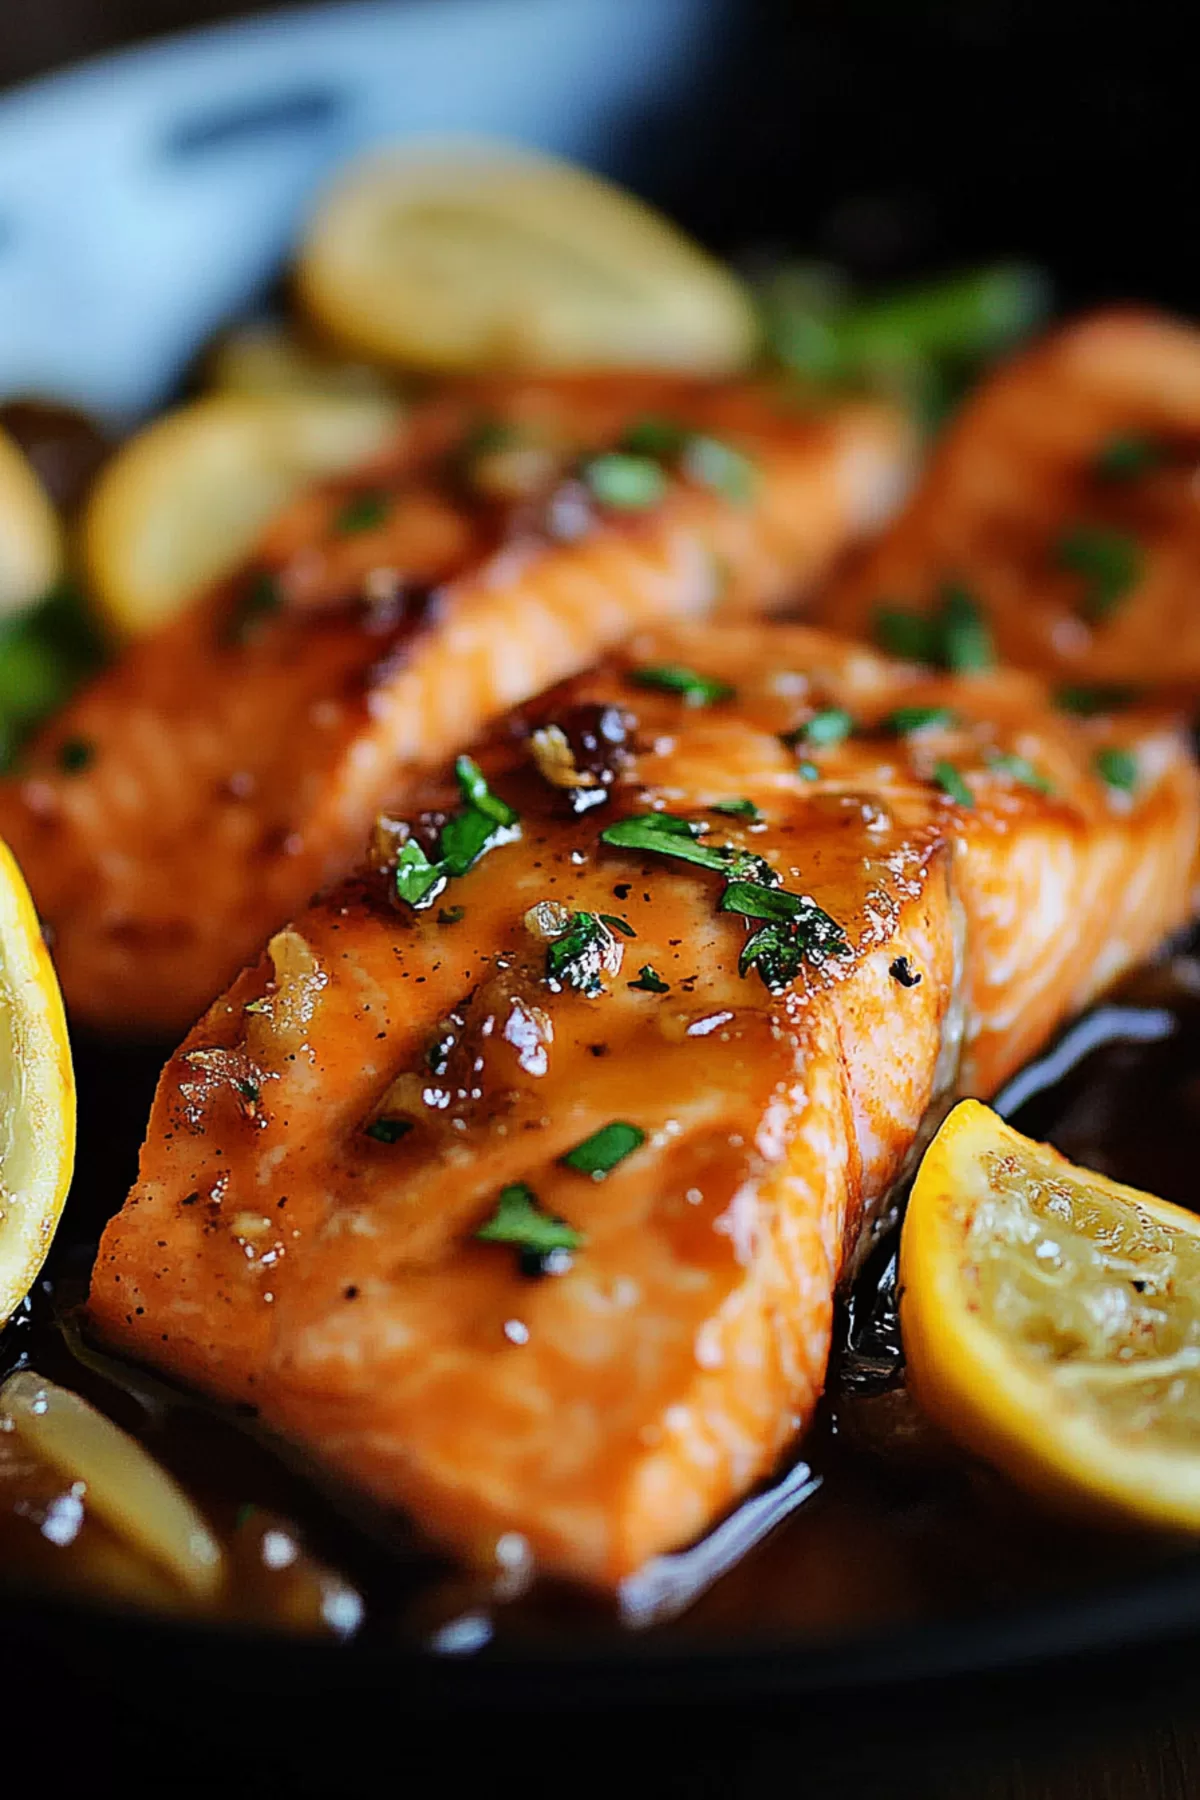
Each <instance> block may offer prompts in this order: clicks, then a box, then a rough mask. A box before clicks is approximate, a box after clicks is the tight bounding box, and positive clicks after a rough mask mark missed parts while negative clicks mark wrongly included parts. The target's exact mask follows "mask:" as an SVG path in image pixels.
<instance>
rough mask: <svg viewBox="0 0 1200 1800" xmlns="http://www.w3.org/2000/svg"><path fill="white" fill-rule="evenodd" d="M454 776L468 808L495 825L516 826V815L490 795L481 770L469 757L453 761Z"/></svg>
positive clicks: (500, 800) (505, 804)
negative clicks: (479, 813)
mask: <svg viewBox="0 0 1200 1800" xmlns="http://www.w3.org/2000/svg"><path fill="white" fill-rule="evenodd" d="M454 776H455V780H456V781H457V782H458V785H459V788H460V789H461V791H462V797H463V799H464V800H465V801H466V803H467V805H468V806H470V807H473V808H474V810H475V811H476V812H481V813H483V815H484V817H485V818H488V819H491V820H493V821H494V822H495V824H497V825H515V824H516V822H517V815H516V813H515V812H514V811H513V809H512V807H511V806H509V804H508V802H507V801H506V800H502V799H501V798H500V796H499V794H493V793H492V791H491V789H490V788H489V787H488V784H487V782H486V781H485V780H484V776H483V771H482V769H481V768H480V767H479V765H478V763H475V762H472V760H471V758H470V757H469V756H460V757H457V758H456V759H455V763H454Z"/></svg>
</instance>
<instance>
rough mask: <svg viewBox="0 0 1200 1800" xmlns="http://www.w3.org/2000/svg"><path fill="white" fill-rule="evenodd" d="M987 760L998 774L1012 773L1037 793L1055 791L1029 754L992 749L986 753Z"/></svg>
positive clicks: (1016, 779)
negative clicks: (1023, 754) (1016, 753)
mask: <svg viewBox="0 0 1200 1800" xmlns="http://www.w3.org/2000/svg"><path fill="white" fill-rule="evenodd" d="M986 760H987V766H988V768H989V769H995V771H996V773H997V774H998V775H1010V776H1011V777H1012V779H1013V780H1014V781H1016V782H1019V783H1020V785H1021V786H1022V787H1027V788H1032V789H1033V791H1034V793H1035V794H1052V793H1053V792H1054V788H1053V785H1052V784H1051V783H1050V782H1049V781H1047V780H1046V777H1045V776H1044V775H1042V774H1039V772H1038V770H1037V769H1035V768H1034V766H1033V764H1032V763H1031V762H1030V761H1029V758H1028V757H1027V756H1017V755H1015V754H1014V753H1013V752H1012V751H1009V750H991V751H988V752H987V753H986Z"/></svg>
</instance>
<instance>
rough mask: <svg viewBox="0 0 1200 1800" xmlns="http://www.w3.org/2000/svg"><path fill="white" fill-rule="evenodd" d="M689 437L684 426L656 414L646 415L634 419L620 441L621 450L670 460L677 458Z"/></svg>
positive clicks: (636, 454) (674, 420) (689, 434)
mask: <svg viewBox="0 0 1200 1800" xmlns="http://www.w3.org/2000/svg"><path fill="white" fill-rule="evenodd" d="M690 436H691V433H690V432H689V430H688V428H687V426H686V425H680V424H679V422H678V420H676V419H667V418H664V417H662V415H661V414H658V413H646V414H644V415H643V417H642V418H640V419H635V420H634V422H633V424H632V425H631V426H630V427H629V429H628V431H627V432H626V433H625V436H624V437H623V438H622V439H621V448H622V450H628V451H631V452H632V454H633V455H635V456H653V457H657V458H660V459H661V458H671V457H675V456H679V455H680V454H681V453H682V451H683V449H684V447H685V446H686V444H687V441H688V438H689V437H690Z"/></svg>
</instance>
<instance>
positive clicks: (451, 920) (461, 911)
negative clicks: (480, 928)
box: [437, 906, 467, 925]
mask: <svg viewBox="0 0 1200 1800" xmlns="http://www.w3.org/2000/svg"><path fill="white" fill-rule="evenodd" d="M466 916H467V909H466V907H465V906H442V907H439V908H438V916H437V922H438V924H439V925H461V924H462V922H463V920H464V919H465V918H466Z"/></svg>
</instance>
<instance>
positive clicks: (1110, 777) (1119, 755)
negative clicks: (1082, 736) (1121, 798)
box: [1092, 745, 1138, 794]
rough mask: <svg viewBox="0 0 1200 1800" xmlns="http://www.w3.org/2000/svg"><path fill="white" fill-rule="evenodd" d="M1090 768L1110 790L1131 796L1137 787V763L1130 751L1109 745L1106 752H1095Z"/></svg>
mask: <svg viewBox="0 0 1200 1800" xmlns="http://www.w3.org/2000/svg"><path fill="white" fill-rule="evenodd" d="M1092 766H1093V768H1094V769H1095V771H1096V773H1097V775H1099V777H1100V779H1101V781H1104V782H1106V783H1107V784H1108V786H1109V787H1110V788H1118V789H1119V790H1120V791H1121V793H1123V794H1132V792H1133V790H1134V788H1135V787H1136V786H1137V779H1138V762H1137V757H1136V756H1135V755H1134V754H1133V751H1132V750H1122V749H1120V748H1119V747H1118V746H1116V745H1110V746H1109V748H1108V749H1106V750H1097V752H1096V754H1095V756H1094V757H1093V758H1092Z"/></svg>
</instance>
